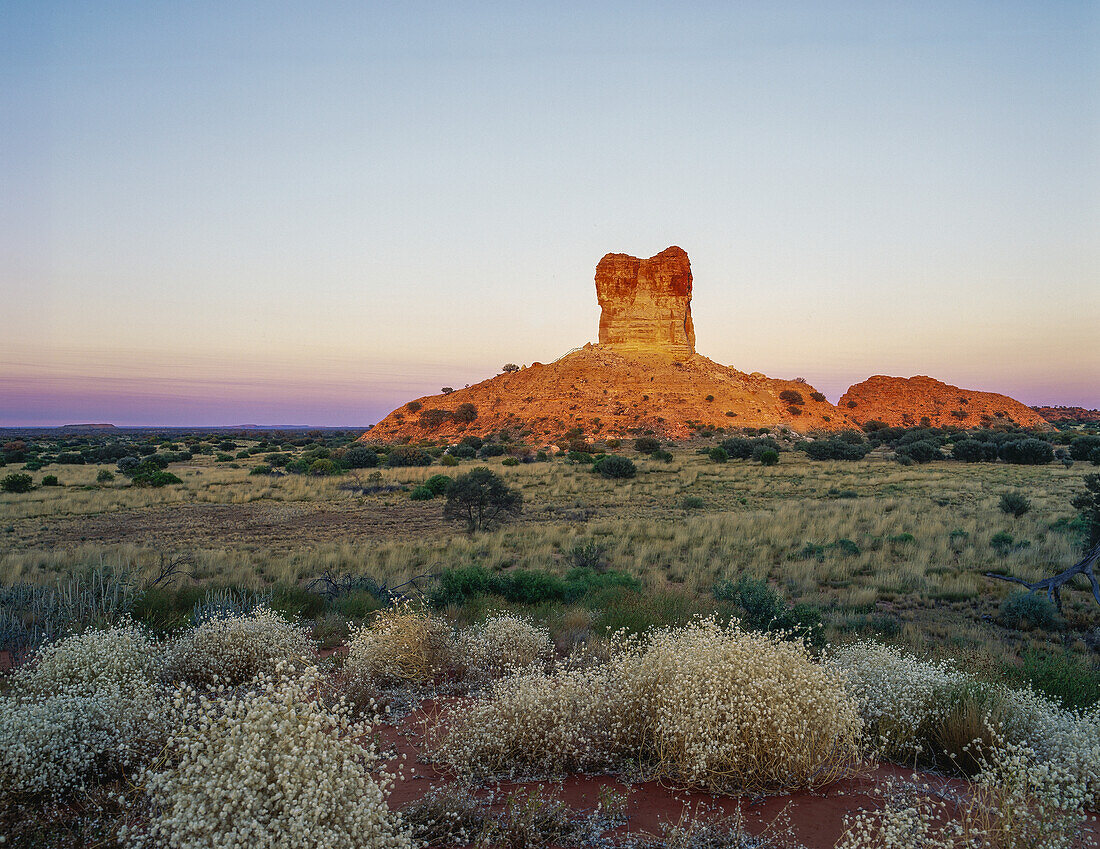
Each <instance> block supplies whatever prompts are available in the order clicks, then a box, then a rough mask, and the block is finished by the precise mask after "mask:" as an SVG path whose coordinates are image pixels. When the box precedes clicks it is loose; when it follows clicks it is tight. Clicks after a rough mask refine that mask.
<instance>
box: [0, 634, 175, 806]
mask: <svg viewBox="0 0 1100 849" xmlns="http://www.w3.org/2000/svg"><path fill="white" fill-rule="evenodd" d="M160 668H161V652H160V647H159V646H158V645H157V644H156V643H155V642H153V641H152V640H151V639H150V638H149V636H148V635H147V634H146V633H145V632H144V631H142V630H141V629H140V628H138V627H137V626H134V625H132V624H121V625H117V626H115V627H112V628H110V629H107V630H99V631H88V632H85V633H83V634H79V635H74V636H70V637H66V638H65V639H63V640H60V641H59V642H56V643H53V644H51V645H49V646H47V647H46V648H44V649H43V650H42V651H41V652H40V653H39V654H38V656H37V657H36V658H35V659H34V661H33V662H32V663H31V664H29V665H28V666H25V667H23V668H22V669H20V670H18V671H17V672H16V673H15V674H14V675H13V676H12V680H11V684H10V686H9V687H8V688H7V689H6V690H5V691H4V692H2V693H0V802H2V801H4V800H9V799H12V798H14V797H18V796H48V797H52V798H55V799H60V798H65V797H68V796H69V795H70V794H71V793H73V792H74V791H76V790H78V789H79V788H80V787H82V786H84V785H85V784H86V783H88V782H90V781H95V780H97V779H100V778H102V777H104V776H106V777H114V776H115V775H117V774H118V773H119V772H120V771H121V770H123V769H126V768H129V767H132V766H134V765H135V764H138V763H140V762H141V761H142V760H143V759H144V758H146V757H147V756H148V755H149V754H150V753H151V752H153V751H155V750H156V749H157V748H158V746H159V745H161V744H162V742H163V736H164V734H165V732H166V728H165V726H164V721H165V716H166V713H167V703H166V699H165V697H164V691H163V689H162V688H161V686H160V685H159V683H158V680H157V678H158V674H159V671H160Z"/></svg>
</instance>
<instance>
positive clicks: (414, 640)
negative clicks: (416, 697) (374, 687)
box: [344, 602, 454, 686]
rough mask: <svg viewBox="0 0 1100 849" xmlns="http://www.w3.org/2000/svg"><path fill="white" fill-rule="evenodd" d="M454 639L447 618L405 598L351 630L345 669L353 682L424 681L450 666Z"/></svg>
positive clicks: (360, 684) (363, 684) (363, 683)
mask: <svg viewBox="0 0 1100 849" xmlns="http://www.w3.org/2000/svg"><path fill="white" fill-rule="evenodd" d="M453 642H454V641H453V637H452V634H451V628H450V626H449V625H447V623H446V622H444V621H443V620H441V619H439V618H437V617H435V616H432V615H431V614H430V613H428V612H427V611H425V610H422V609H420V608H417V607H414V606H413V605H412V604H411V603H409V602H404V603H402V604H397V605H394V606H393V607H391V608H389V609H387V610H382V611H380V612H379V613H378V614H377V616H376V617H375V618H374V621H372V622H371V623H370V624H369V625H365V626H363V627H362V628H359V629H357V630H356V631H354V632H352V635H351V637H350V638H349V639H348V656H347V658H346V659H345V661H344V672H345V673H346V675H347V676H348V680H349V683H350V684H352V685H353V686H354V685H359V686H368V685H371V684H395V683H425V682H428V681H431V680H432V679H434V678H435V677H436V676H438V675H440V674H441V673H442V672H444V671H445V670H446V669H447V668H448V667H449V666H450V664H451V662H452V659H453V655H454V646H453Z"/></svg>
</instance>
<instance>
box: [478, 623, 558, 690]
mask: <svg viewBox="0 0 1100 849" xmlns="http://www.w3.org/2000/svg"><path fill="white" fill-rule="evenodd" d="M458 651H459V657H460V658H461V661H462V663H463V664H464V665H465V667H466V671H467V674H468V675H469V676H470V677H472V678H475V679H480V680H486V679H491V678H500V677H501V676H503V675H510V674H512V673H513V672H519V671H525V670H531V669H533V668H538V667H542V668H545V666H546V664H547V663H548V662H549V661H550V660H551V658H552V657H553V655H554V642H553V640H552V639H551V637H550V631H549V629H547V628H545V627H543V626H541V625H536V624H535V623H533V622H531V621H530V620H529V619H525V618H524V617H522V616H517V615H516V614H514V613H497V614H494V615H493V616H490V617H488V618H487V619H486V620H485V621H484V622H480V623H478V624H477V625H473V626H471V627H469V628H466V629H464V630H463V631H462V632H460V633H459V635H458Z"/></svg>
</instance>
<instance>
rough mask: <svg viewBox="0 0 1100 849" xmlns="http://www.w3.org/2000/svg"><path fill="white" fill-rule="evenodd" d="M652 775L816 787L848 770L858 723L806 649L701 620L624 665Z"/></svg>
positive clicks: (660, 636)
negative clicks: (650, 763)
mask: <svg viewBox="0 0 1100 849" xmlns="http://www.w3.org/2000/svg"><path fill="white" fill-rule="evenodd" d="M621 668H622V670H623V673H622V674H624V679H625V680H624V685H625V689H626V693H625V697H626V700H627V703H628V704H629V705H630V706H631V708H632V709H633V710H639V711H640V713H641V716H642V720H643V729H644V734H643V738H642V739H643V740H644V746H645V747H646V748H648V749H649V751H648V752H646V753H645V754H646V755H647V757H648V758H649V759H652V761H653V763H654V768H655V771H656V772H657V774H658V775H661V776H666V777H668V778H669V779H671V780H674V781H677V782H682V783H685V784H688V785H694V786H701V787H707V788H710V789H713V790H718V791H721V792H735V791H747V790H753V789H768V790H776V789H783V788H794V787H820V786H823V785H825V784H829V783H831V782H833V781H836V780H837V779H838V778H841V777H843V776H845V775H848V774H850V773H851V772H853V771H854V770H855V768H856V767H857V766H858V763H859V761H860V755H861V748H860V745H861V744H860V740H861V732H862V726H863V723H862V722H861V720H860V717H859V711H858V708H857V705H856V703H855V701H854V700H853V699H852V698H851V697H850V696H849V695H848V693H847V692H846V691H845V688H844V683H843V678H842V677H841V676H840V675H839V674H838V673H837V672H835V671H833V670H830V669H828V668H826V667H823V666H821V665H820V664H818V663H815V662H814V661H813V660H812V659H811V658H810V656H809V654H808V652H807V650H806V647H805V645H803V644H802V643H801V642H797V641H784V640H782V639H780V638H778V637H776V636H772V635H766V634H759V633H755V632H747V631H742V630H741V629H740V627H738V625H737V624H736V623H731V624H729V625H726V626H723V625H720V624H719V623H717V622H716V621H714V620H713V619H701V620H697V621H696V622H694V623H692V624H691V625H689V626H687V627H685V628H682V629H669V630H663V631H657V632H655V633H653V634H651V635H650V637H649V641H648V645H646V646H645V649H644V651H642V652H637V653H627V654H625V655H624V657H623V660H622V666H621Z"/></svg>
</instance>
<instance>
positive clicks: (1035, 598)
mask: <svg viewBox="0 0 1100 849" xmlns="http://www.w3.org/2000/svg"><path fill="white" fill-rule="evenodd" d="M997 618H998V620H999V621H1000V623H1001V624H1002V625H1004V626H1005V627H1006V628H1017V629H1019V630H1025V631H1026V630H1028V629H1030V628H1040V629H1042V630H1044V631H1054V630H1056V629H1058V628H1060V627H1061V626H1062V617H1061V616H1059V615H1058V608H1056V607H1055V606H1054V604H1053V603H1052V602H1051V601H1050V599H1048V598H1046V597H1045V596H1042V595H1039V594H1038V593H1032V592H1017V593H1013V594H1012V595H1010V596H1009V597H1008V598H1006V599H1005V600H1004V601H1003V602H1001V609H1000V612H999V614H998V617H997Z"/></svg>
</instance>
